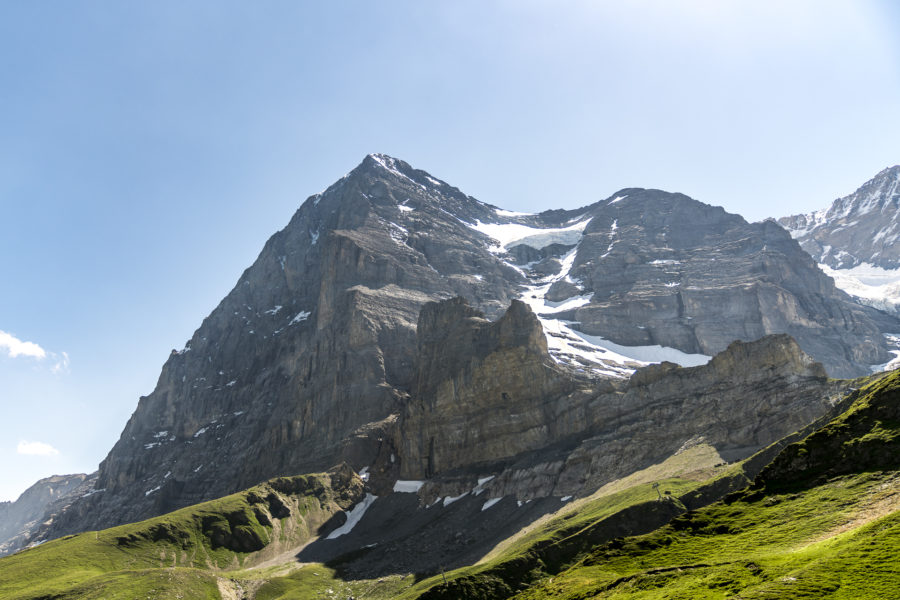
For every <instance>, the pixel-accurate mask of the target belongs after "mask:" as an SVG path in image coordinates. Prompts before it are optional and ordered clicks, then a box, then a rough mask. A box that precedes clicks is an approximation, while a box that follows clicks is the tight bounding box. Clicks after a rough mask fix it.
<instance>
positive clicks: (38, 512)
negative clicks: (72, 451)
mask: <svg viewBox="0 0 900 600" xmlns="http://www.w3.org/2000/svg"><path fill="white" fill-rule="evenodd" d="M86 481H89V482H90V483H91V484H92V483H93V480H92V479H91V478H90V476H88V475H85V474H83V473H79V474H75V475H53V476H52V477H47V478H45V479H41V480H40V481H38V482H37V483H35V484H34V485H32V486H31V487H30V488H28V489H27V490H25V491H24V492H22V495H21V496H19V497H18V498H17V499H16V500H15V502H0V555H3V554H8V553H11V552H15V551H16V550H18V549H19V548H21V547H22V546H23V545H24V544H25V543H26V541H27V538H28V537H29V536H30V534H31V531H32V530H33V529H34V528H35V527H37V526H39V525H40V524H41V523H42V522H44V521H47V520H49V519H52V518H53V516H54V514H56V512H58V511H59V510H60V509H61V508H62V505H63V504H64V503H66V502H67V501H71V500H72V498H73V496H76V495H77V494H78V492H82V493H87V492H88V491H89V490H88V489H87V488H86V487H85V482H86Z"/></svg>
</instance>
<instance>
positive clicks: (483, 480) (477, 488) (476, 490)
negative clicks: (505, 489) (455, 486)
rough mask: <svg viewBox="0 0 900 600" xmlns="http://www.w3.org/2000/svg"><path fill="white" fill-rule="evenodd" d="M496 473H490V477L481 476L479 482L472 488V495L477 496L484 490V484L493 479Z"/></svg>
mask: <svg viewBox="0 0 900 600" xmlns="http://www.w3.org/2000/svg"><path fill="white" fill-rule="evenodd" d="M494 477H495V475H489V476H488V477H480V478H479V479H478V484H477V485H476V486H475V487H474V488H472V495H473V496H477V495H478V494H480V493H481V492H483V491H484V486H485V485H487V484H488V482H490V481H491V480H492V479H494Z"/></svg>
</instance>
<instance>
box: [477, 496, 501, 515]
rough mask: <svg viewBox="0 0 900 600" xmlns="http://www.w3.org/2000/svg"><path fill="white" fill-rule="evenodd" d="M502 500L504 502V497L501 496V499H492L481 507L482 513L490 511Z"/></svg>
mask: <svg viewBox="0 0 900 600" xmlns="http://www.w3.org/2000/svg"><path fill="white" fill-rule="evenodd" d="M501 500H503V496H500V497H499V498H491V499H490V500H488V501H487V502H485V503H484V506H482V507H481V512H484V511H486V510H487V509H489V508H490V507H492V506H493V505H495V504H497V503H498V502H500V501H501Z"/></svg>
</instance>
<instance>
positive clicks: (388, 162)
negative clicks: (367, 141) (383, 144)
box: [369, 154, 428, 189]
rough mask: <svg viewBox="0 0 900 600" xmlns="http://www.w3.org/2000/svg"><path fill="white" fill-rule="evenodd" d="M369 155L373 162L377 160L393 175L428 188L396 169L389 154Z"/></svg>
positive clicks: (394, 162) (395, 163)
mask: <svg viewBox="0 0 900 600" xmlns="http://www.w3.org/2000/svg"><path fill="white" fill-rule="evenodd" d="M369 156H371V157H372V159H373V160H374V161H375V162H377V163H378V164H379V165H381V166H382V167H384V168H385V169H386V170H387V171H390V172H391V173H393V174H394V175H397V176H398V177H402V178H403V179H406V180H408V181H410V182H412V183H413V184H414V185H417V186H419V187H420V188H422V189H428V188H427V187H426V186H424V185H422V184H421V183H419V182H418V181H416V180H415V179H412V178H411V177H409V176H408V175H405V174H404V173H401V172H400V170H398V169H397V162H396V161H395V160H394V159H393V158H391V157H390V156H387V155H385V154H370V155H369Z"/></svg>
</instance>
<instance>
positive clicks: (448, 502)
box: [443, 492, 469, 507]
mask: <svg viewBox="0 0 900 600" xmlns="http://www.w3.org/2000/svg"><path fill="white" fill-rule="evenodd" d="M468 495H469V492H464V493H462V494H460V495H459V496H447V497H446V498H444V503H443V504H444V507H447V506H450V505H451V504H453V503H454V502H456V501H457V500H459V499H460V498H463V497H465V496H468Z"/></svg>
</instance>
